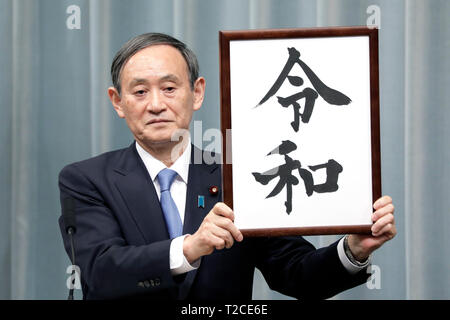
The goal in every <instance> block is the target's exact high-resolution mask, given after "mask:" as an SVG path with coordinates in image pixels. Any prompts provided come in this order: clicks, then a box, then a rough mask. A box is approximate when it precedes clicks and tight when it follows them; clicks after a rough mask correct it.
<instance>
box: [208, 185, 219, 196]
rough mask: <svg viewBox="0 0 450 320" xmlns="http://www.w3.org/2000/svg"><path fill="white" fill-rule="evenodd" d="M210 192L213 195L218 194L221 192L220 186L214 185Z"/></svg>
mask: <svg viewBox="0 0 450 320" xmlns="http://www.w3.org/2000/svg"><path fill="white" fill-rule="evenodd" d="M209 193H210V194H212V195H213V196H215V195H217V194H218V193H219V187H218V186H212V187H210V188H209Z"/></svg>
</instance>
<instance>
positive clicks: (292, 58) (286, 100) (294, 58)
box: [257, 48, 351, 132]
mask: <svg viewBox="0 0 450 320" xmlns="http://www.w3.org/2000/svg"><path fill="white" fill-rule="evenodd" d="M288 52H289V58H288V60H287V62H286V64H285V65H284V67H283V70H282V71H281V73H280V75H279V76H278V78H277V80H276V81H275V83H274V84H273V85H272V87H271V88H270V89H269V91H268V92H267V93H266V95H265V96H264V97H263V98H262V99H261V101H260V102H259V103H258V105H257V107H258V106H260V105H262V104H263V103H264V102H266V101H267V100H268V99H269V98H270V97H272V96H273V95H275V93H277V92H278V90H279V89H280V87H281V85H282V84H283V83H284V80H286V78H287V79H288V81H289V82H290V83H291V84H292V85H293V86H297V87H299V86H301V85H302V84H303V79H302V78H301V77H297V76H289V72H290V71H291V69H292V68H293V67H294V65H295V64H296V63H297V64H298V65H299V66H300V67H301V68H302V69H303V71H304V72H305V74H306V76H307V77H308V79H309V80H310V82H311V84H312V85H313V87H314V89H315V90H316V91H314V90H313V89H312V88H309V87H307V88H305V89H304V90H303V91H302V92H299V93H296V94H293V95H291V96H289V97H277V98H278V102H279V103H280V104H281V105H282V106H283V107H285V108H287V107H289V106H291V105H292V107H293V109H294V121H292V122H291V125H292V128H293V129H294V130H295V131H296V132H297V131H298V129H299V124H300V117H301V118H302V122H303V123H308V122H309V119H310V117H311V114H312V111H313V108H314V104H315V101H316V99H317V98H318V95H320V96H321V97H322V98H323V99H324V100H325V101H326V102H328V103H329V104H333V105H348V104H349V103H350V102H351V100H350V98H349V97H347V96H346V95H345V94H343V93H341V92H339V91H337V90H334V89H332V88H330V87H328V86H327V85H325V84H324V83H323V82H322V81H321V80H320V79H319V77H317V75H316V74H315V73H314V72H313V71H312V70H311V69H310V68H309V67H308V65H307V64H306V63H304V62H303V61H302V60H301V59H300V52H298V51H297V50H296V49H295V48H288ZM302 98H305V108H304V111H303V113H300V104H299V103H298V102H297V101H298V100H300V99H302Z"/></svg>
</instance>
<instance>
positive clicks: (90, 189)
mask: <svg viewBox="0 0 450 320" xmlns="http://www.w3.org/2000/svg"><path fill="white" fill-rule="evenodd" d="M195 152H201V151H200V150H198V149H197V148H195V147H193V150H192V159H193V157H194V153H195ZM191 162H192V163H193V161H191ZM213 185H216V186H221V168H220V166H219V165H217V164H212V165H208V164H205V163H203V164H198V165H195V164H191V165H190V167H189V181H188V186H187V196H186V211H185V222H184V227H183V229H184V233H190V234H193V233H194V232H195V231H196V230H197V229H198V227H199V226H200V224H201V222H202V220H203V218H204V217H205V215H206V214H207V213H208V212H209V211H210V210H211V208H212V207H213V206H214V204H215V203H216V202H218V201H221V196H220V195H216V196H214V195H211V194H210V193H209V191H208V190H209V187H210V186H213ZM59 188H60V191H61V200H62V199H64V198H65V197H68V196H70V197H73V198H74V199H75V201H76V209H75V212H76V221H77V232H76V234H75V237H74V241H75V252H76V261H75V262H76V264H77V265H78V266H79V267H80V269H81V282H82V289H83V296H84V298H85V299H111V298H134V297H138V298H151V299H185V298H191V299H201V300H206V299H251V297H252V285H253V283H252V282H253V273H254V269H255V267H257V268H259V269H260V271H261V272H262V274H263V275H264V277H265V279H266V281H267V283H268V284H269V286H270V288H272V289H273V290H277V291H279V292H281V293H283V294H286V295H289V296H293V297H296V298H327V297H330V296H333V295H335V294H336V293H338V292H340V291H343V290H345V289H348V288H351V287H353V286H356V285H358V284H361V283H363V282H364V281H365V280H366V279H367V277H368V275H367V274H366V272H365V271H362V272H360V273H358V274H357V275H353V276H351V275H350V274H349V273H348V272H347V270H345V268H344V267H343V265H342V264H341V262H340V260H339V257H338V254H337V248H336V246H337V242H336V243H334V244H332V245H330V246H329V247H326V248H321V249H318V250H316V249H315V248H314V247H313V246H312V244H310V243H309V242H307V241H306V240H304V239H303V238H302V237H274V238H245V239H244V240H243V241H242V242H240V243H238V242H235V244H234V246H233V247H232V248H230V249H224V250H220V251H217V250H216V251H215V252H214V253H213V254H211V255H209V256H204V257H202V260H201V265H200V267H199V268H198V269H197V270H195V271H190V272H188V273H187V274H184V275H181V276H176V277H173V276H172V275H171V273H170V267H169V247H170V240H169V236H168V232H167V229H166V225H165V221H164V217H163V214H162V211H161V207H160V204H159V201H158V196H157V194H156V191H155V189H154V186H153V183H152V181H151V178H150V176H149V174H148V172H147V170H146V168H145V166H144V163H143V162H142V160H141V158H140V157H139V155H138V153H137V151H136V147H135V144H134V143H133V144H132V145H131V146H130V147H128V148H126V149H121V150H117V151H112V152H108V153H105V154H102V155H100V156H98V157H95V158H91V159H88V160H85V161H81V162H77V163H74V164H71V165H68V166H66V167H65V168H64V169H63V170H62V171H61V173H60V176H59ZM198 195H204V196H205V208H198V206H197V197H198ZM59 224H60V228H61V232H62V236H63V240H64V245H65V249H66V251H67V253H68V254H69V256H70V246H69V239H68V237H67V235H66V234H65V232H64V224H63V221H62V218H60V219H59Z"/></svg>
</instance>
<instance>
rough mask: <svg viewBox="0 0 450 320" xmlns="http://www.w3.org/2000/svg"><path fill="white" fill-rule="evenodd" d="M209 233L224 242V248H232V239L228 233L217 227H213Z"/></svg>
mask: <svg viewBox="0 0 450 320" xmlns="http://www.w3.org/2000/svg"><path fill="white" fill-rule="evenodd" d="M211 233H212V234H213V235H214V236H215V237H217V238H220V239H222V240H224V241H225V248H227V249H229V248H231V247H232V246H233V244H234V239H233V237H232V236H231V233H230V232H228V231H227V230H225V229H222V228H220V227H218V226H214V228H213V229H212V230H211Z"/></svg>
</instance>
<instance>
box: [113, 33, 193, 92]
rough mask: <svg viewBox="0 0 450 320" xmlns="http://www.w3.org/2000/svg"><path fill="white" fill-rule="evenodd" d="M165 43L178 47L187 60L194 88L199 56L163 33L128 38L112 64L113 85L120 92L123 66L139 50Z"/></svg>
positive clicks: (190, 80)
mask: <svg viewBox="0 0 450 320" xmlns="http://www.w3.org/2000/svg"><path fill="white" fill-rule="evenodd" d="M158 44H165V45H169V46H172V47H174V48H175V49H177V50H178V51H179V52H180V53H181V55H182V56H183V58H184V60H185V61H186V64H187V67H188V72H189V82H190V84H191V90H194V84H195V81H196V80H197V78H198V73H199V66H198V61H197V57H196V56H195V53H194V52H193V51H192V50H191V49H189V48H188V47H187V46H186V44H184V43H183V42H181V41H179V40H177V39H175V38H173V37H171V36H169V35H167V34H163V33H144V34H141V35H139V36H136V37H134V38H132V39H130V40H128V41H127V42H126V43H125V44H124V45H123V46H122V47H121V48H120V49H119V51H118V52H117V53H116V56H115V57H114V59H113V62H112V64H111V79H112V83H113V86H114V87H115V88H116V89H117V91H118V92H119V94H120V91H121V86H120V75H121V72H122V69H123V66H124V65H125V64H126V63H127V61H128V60H129V59H130V58H131V57H132V56H133V55H134V54H135V53H137V52H138V51H140V50H142V49H145V48H147V47H150V46H153V45H158Z"/></svg>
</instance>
